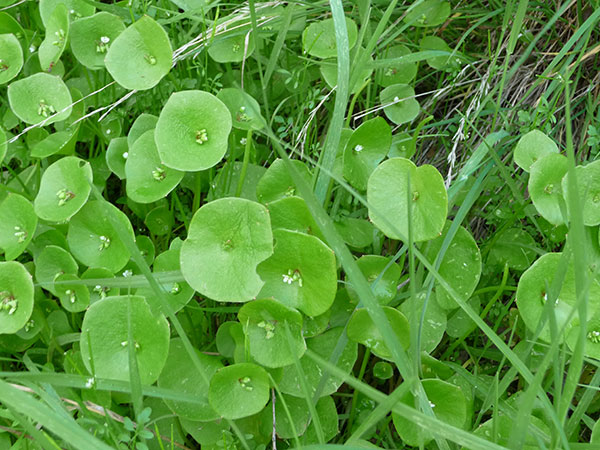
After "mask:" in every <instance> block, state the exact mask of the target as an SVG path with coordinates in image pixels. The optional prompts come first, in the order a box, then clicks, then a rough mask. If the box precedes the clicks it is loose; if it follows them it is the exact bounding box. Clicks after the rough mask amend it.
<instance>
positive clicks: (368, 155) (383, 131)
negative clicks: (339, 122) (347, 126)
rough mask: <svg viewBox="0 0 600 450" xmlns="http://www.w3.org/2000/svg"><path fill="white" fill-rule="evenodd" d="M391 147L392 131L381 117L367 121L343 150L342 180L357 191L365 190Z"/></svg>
mask: <svg viewBox="0 0 600 450" xmlns="http://www.w3.org/2000/svg"><path fill="white" fill-rule="evenodd" d="M391 145H392V129H391V128H390V126H389V125H388V123H387V122H386V121H385V119H383V118H382V117H376V118H374V119H371V120H367V121H365V122H363V123H362V124H361V126H359V127H358V128H357V129H356V130H355V131H354V132H353V133H352V136H351V137H350V139H349V140H348V143H347V144H346V148H345V149H344V178H346V180H348V182H349V183H350V184H351V185H352V186H353V187H355V188H356V189H358V190H359V191H364V190H366V189H367V182H368V180H369V176H370V175H371V173H372V172H373V171H374V170H375V168H376V167H377V165H378V164H379V163H380V162H381V161H382V160H383V158H385V156H386V155H387V153H388V151H389V149H390V147H391Z"/></svg>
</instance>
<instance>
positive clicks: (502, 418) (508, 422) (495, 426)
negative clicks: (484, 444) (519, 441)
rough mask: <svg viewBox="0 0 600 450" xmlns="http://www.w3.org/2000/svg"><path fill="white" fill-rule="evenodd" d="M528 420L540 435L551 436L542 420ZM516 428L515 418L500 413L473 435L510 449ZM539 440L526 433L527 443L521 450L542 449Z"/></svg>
mask: <svg viewBox="0 0 600 450" xmlns="http://www.w3.org/2000/svg"><path fill="white" fill-rule="evenodd" d="M527 420H528V421H529V425H530V426H532V427H535V428H537V429H538V430H540V433H541V434H542V435H543V436H548V435H549V434H550V429H549V428H548V426H547V425H546V424H545V423H544V422H543V421H542V420H540V419H538V418H537V417H535V416H530V417H528V418H527ZM516 427H517V424H516V423H515V419H514V417H509V416H507V415H505V414H503V413H499V414H498V415H497V416H495V417H493V418H491V419H489V420H488V421H487V422H484V423H482V424H481V425H479V426H478V427H477V428H476V429H475V430H474V431H473V434H474V435H475V436H478V437H481V438H483V439H486V440H488V441H490V442H493V443H494V444H496V445H501V446H503V447H505V448H508V446H509V445H510V444H511V442H512V436H513V435H514V431H515V428H516ZM538 439H539V437H537V436H536V435H535V434H533V433H526V435H525V442H524V443H523V445H522V446H521V447H520V448H521V449H522V450H538V449H539V448H540V445H539V440H538ZM471 448H473V447H470V448H469V447H465V449H466V450H471Z"/></svg>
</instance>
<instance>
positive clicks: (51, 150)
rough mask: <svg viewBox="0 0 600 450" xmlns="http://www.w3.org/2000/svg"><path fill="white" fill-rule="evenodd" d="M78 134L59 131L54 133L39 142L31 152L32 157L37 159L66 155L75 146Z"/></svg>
mask: <svg viewBox="0 0 600 450" xmlns="http://www.w3.org/2000/svg"><path fill="white" fill-rule="evenodd" d="M76 137H77V134H76V133H74V132H73V131H72V130H71V131H58V132H56V133H52V134H51V135H49V136H48V137H46V138H45V139H43V140H41V141H40V142H38V143H37V144H36V145H35V146H34V147H33V148H32V149H31V152H30V155H31V156H34V157H36V158H47V157H48V156H51V155H55V154H57V153H59V152H60V153H63V154H64V153H66V151H65V150H66V149H68V148H69V146H70V145H74V144H75V142H74V141H75V138H76Z"/></svg>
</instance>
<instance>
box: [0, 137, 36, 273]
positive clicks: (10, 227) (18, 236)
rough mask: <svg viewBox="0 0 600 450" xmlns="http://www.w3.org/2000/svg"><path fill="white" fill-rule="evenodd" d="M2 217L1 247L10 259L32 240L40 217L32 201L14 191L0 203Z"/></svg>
mask: <svg viewBox="0 0 600 450" xmlns="http://www.w3.org/2000/svg"><path fill="white" fill-rule="evenodd" d="M0 139H1V138H0ZM0 217H2V220H0V248H2V249H3V250H4V258H5V259H6V260H7V261H10V260H13V259H15V258H16V257H17V256H19V255H20V254H21V253H23V251H25V249H26V248H27V246H28V245H29V243H30V242H31V239H32V238H33V234H34V233H35V229H36V227H37V222H38V218H37V216H36V215H35V211H34V210H33V205H32V204H31V202H30V201H29V200H27V199H26V198H25V197H22V196H20V195H19V194H13V193H9V194H8V195H7V197H6V198H5V199H4V200H3V201H2V203H0Z"/></svg>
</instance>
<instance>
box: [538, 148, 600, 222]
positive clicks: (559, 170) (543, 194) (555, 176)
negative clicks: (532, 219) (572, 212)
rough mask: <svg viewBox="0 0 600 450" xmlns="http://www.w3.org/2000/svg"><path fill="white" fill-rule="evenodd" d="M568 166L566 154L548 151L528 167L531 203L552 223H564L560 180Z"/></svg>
mask: <svg viewBox="0 0 600 450" xmlns="http://www.w3.org/2000/svg"><path fill="white" fill-rule="evenodd" d="M568 166H569V162H568V160H567V157H566V156H564V155H561V154H560V153H548V154H546V155H545V156H542V157H541V158H540V159H538V160H537V161H536V162H534V163H533V164H532V165H531V166H530V168H529V170H530V174H529V183H528V184H527V189H528V190H529V195H530V196H531V200H532V202H533V205H534V206H535V208H536V209H537V210H538V212H539V213H540V215H541V216H542V217H543V218H544V219H546V220H547V221H548V222H550V223H551V224H553V225H561V224H563V223H566V217H564V214H565V213H566V207H567V205H566V204H565V200H564V198H563V190H562V186H561V181H562V179H563V177H564V176H565V175H566V173H567V170H568ZM580 180H581V179H580ZM581 181H583V180H581ZM580 186H581V184H580ZM592 209H593V205H592ZM585 215H586V212H585V209H584V216H585Z"/></svg>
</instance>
